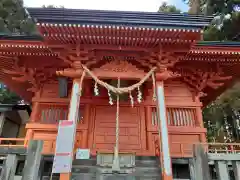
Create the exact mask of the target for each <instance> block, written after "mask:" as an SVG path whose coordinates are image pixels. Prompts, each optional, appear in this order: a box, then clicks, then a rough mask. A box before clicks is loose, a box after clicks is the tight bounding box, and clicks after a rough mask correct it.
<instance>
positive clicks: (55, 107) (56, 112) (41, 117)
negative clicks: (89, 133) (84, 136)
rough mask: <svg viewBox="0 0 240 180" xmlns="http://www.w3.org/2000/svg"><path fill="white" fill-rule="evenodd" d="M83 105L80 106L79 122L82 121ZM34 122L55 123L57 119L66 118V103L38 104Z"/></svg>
mask: <svg viewBox="0 0 240 180" xmlns="http://www.w3.org/2000/svg"><path fill="white" fill-rule="evenodd" d="M83 110H84V106H80V112H81V113H80V116H79V120H78V121H79V122H80V123H82V121H81V119H83ZM37 111H38V112H37V117H36V118H34V122H40V123H43V124H57V123H58V122H59V120H67V118H68V105H66V104H40V105H39V108H38V109H37Z"/></svg>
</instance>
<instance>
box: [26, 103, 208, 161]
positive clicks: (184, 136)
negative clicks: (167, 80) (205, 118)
mask: <svg viewBox="0 0 240 180" xmlns="http://www.w3.org/2000/svg"><path fill="white" fill-rule="evenodd" d="M94 108H95V106H92V105H90V104H88V103H86V104H81V106H80V116H79V120H78V126H77V133H76V144H75V147H76V148H90V149H91V151H92V154H96V151H97V149H95V147H94V146H93V144H94V142H95V139H96V137H95V136H96V135H95V134H96V133H94V129H96V128H97V127H95V123H94V118H95V115H96V111H95V110H94ZM129 108H130V107H129ZM199 108H200V107H195V106H190V107H174V106H170V107H167V119H168V128H169V140H170V146H171V155H172V157H190V156H192V147H193V144H196V143H205V142H206V138H205V135H206V130H205V129H204V128H203V127H202V123H201V121H200V120H199V117H198V112H199ZM37 109H38V110H37V112H35V113H36V114H35V115H34V116H35V117H37V118H35V119H31V120H30V122H29V123H28V124H27V125H26V129H27V134H26V140H27V141H28V140H29V139H35V140H44V149H43V153H44V154H53V153H54V149H55V143H56V136H57V128H58V122H59V120H66V119H67V115H68V104H67V103H58V104H54V103H51V104H49V103H48V104H47V103H39V104H38V108H37ZM139 109H140V110H139V121H141V123H140V124H139V125H140V126H141V127H140V130H139V131H141V132H139V141H140V142H141V150H139V151H138V152H137V154H138V155H140V156H155V155H156V154H157V146H158V145H157V141H158V140H159V136H158V121H157V112H156V106H154V105H143V106H142V105H141V106H140V107H139ZM31 117H33V116H31ZM200 118H201V117H200ZM131 131H132V132H134V131H135V130H134V129H131ZM113 138H115V136H114V137H113ZM121 138H122V139H123V138H124V136H123V137H120V141H121ZM127 138H130V139H131V138H132V139H133V138H134V137H127ZM108 139H110V137H108ZM110 141H111V139H110ZM112 141H114V140H112ZM120 146H121V145H120ZM109 151H111V150H110V149H109ZM122 151H123V152H124V151H125V150H122Z"/></svg>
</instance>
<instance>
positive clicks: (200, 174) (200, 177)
mask: <svg viewBox="0 0 240 180" xmlns="http://www.w3.org/2000/svg"><path fill="white" fill-rule="evenodd" d="M194 157H195V173H196V174H195V177H196V180H211V178H210V171H209V165H208V156H207V153H206V152H204V149H203V147H202V145H200V144H198V145H195V147H194Z"/></svg>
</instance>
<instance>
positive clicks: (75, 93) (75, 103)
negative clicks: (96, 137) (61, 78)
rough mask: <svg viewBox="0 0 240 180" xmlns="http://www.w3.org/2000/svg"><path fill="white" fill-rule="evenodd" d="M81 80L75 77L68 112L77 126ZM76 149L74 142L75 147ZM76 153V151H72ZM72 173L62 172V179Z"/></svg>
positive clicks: (67, 178) (66, 179)
mask: <svg viewBox="0 0 240 180" xmlns="http://www.w3.org/2000/svg"><path fill="white" fill-rule="evenodd" d="M80 86H81V85H80V80H79V79H75V80H73V86H72V94H71V101H70V105H69V112H68V120H71V121H74V124H75V126H77V121H78V116H79V106H80V94H79V93H80V89H81V87H80ZM76 128H77V127H75V135H74V139H73V141H75V136H76ZM72 149H74V143H73V147H72ZM72 154H73V155H74V152H72ZM70 178H71V173H61V174H60V180H70Z"/></svg>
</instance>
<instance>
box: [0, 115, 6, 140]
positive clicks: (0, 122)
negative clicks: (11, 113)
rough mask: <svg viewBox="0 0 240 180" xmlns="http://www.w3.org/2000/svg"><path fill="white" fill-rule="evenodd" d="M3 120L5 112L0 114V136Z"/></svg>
mask: <svg viewBox="0 0 240 180" xmlns="http://www.w3.org/2000/svg"><path fill="white" fill-rule="evenodd" d="M4 122H5V113H4V112H2V113H1V115H0V136H1V135H2V130H3V125H4Z"/></svg>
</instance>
